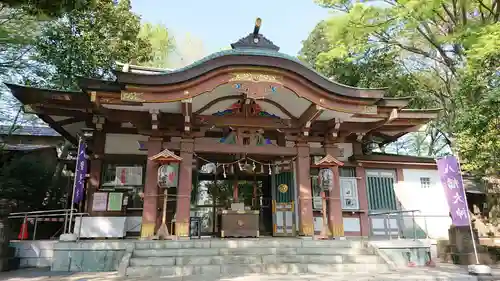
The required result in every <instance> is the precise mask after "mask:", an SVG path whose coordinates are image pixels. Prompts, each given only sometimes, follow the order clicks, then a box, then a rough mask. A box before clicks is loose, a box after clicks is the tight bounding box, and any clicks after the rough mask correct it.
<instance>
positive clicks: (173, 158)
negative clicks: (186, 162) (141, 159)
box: [148, 149, 182, 163]
mask: <svg viewBox="0 0 500 281" xmlns="http://www.w3.org/2000/svg"><path fill="white" fill-rule="evenodd" d="M148 159H149V160H150V161H154V162H158V163H171V162H177V163H178V162H181V161H182V158H181V157H180V156H177V155H175V153H173V152H172V151H170V150H168V149H165V150H163V151H162V152H160V153H158V154H156V155H153V156H151V157H149V158H148Z"/></svg>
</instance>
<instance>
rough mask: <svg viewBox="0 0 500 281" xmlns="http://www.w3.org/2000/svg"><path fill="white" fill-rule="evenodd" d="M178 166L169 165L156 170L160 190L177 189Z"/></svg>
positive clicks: (174, 164)
mask: <svg viewBox="0 0 500 281" xmlns="http://www.w3.org/2000/svg"><path fill="white" fill-rule="evenodd" d="M178 174H179V165H178V164H176V163H170V164H165V165H161V166H160V168H158V186H159V187H162V188H168V187H177V180H178V178H179V177H178Z"/></svg>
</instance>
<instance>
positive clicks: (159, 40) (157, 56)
mask: <svg viewBox="0 0 500 281" xmlns="http://www.w3.org/2000/svg"><path fill="white" fill-rule="evenodd" d="M139 37H140V38H143V39H144V40H147V41H148V42H149V43H150V44H151V58H150V60H149V61H148V62H145V63H144V65H145V66H152V67H158V68H166V67H168V66H169V61H168V59H169V57H170V55H171V54H172V52H173V51H174V50H175V41H174V38H173V37H172V36H171V34H170V32H169V30H168V29H167V27H166V26H164V25H162V24H151V23H144V24H143V25H142V26H141V29H140V32H139Z"/></svg>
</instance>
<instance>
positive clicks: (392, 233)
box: [368, 210, 451, 240]
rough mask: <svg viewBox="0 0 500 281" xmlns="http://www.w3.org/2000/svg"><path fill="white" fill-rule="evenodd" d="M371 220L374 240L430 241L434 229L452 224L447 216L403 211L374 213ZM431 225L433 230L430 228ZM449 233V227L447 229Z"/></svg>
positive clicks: (417, 211)
mask: <svg viewBox="0 0 500 281" xmlns="http://www.w3.org/2000/svg"><path fill="white" fill-rule="evenodd" d="M368 216H369V218H370V230H371V231H370V235H371V237H372V238H385V239H389V240H392V239H413V240H417V239H429V238H431V237H430V235H429V234H430V230H431V229H432V227H434V230H436V229H435V227H441V226H443V225H445V224H447V223H450V222H451V220H450V217H449V216H445V215H431V214H425V215H423V214H422V213H421V211H420V210H401V211H384V212H373V213H370V214H368ZM429 225H430V226H431V228H429ZM446 231H447V227H446Z"/></svg>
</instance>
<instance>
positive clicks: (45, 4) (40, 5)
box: [0, 0, 93, 17]
mask: <svg viewBox="0 0 500 281" xmlns="http://www.w3.org/2000/svg"><path fill="white" fill-rule="evenodd" d="M92 2H93V1H92V0H37V1H33V0H1V1H0V5H5V6H8V7H10V8H16V9H21V10H23V11H24V12H26V13H28V14H30V15H46V16H50V17H57V16H60V15H61V14H64V13H67V12H70V11H73V10H77V9H83V8H87V7H89V6H90V5H91V4H92Z"/></svg>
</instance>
